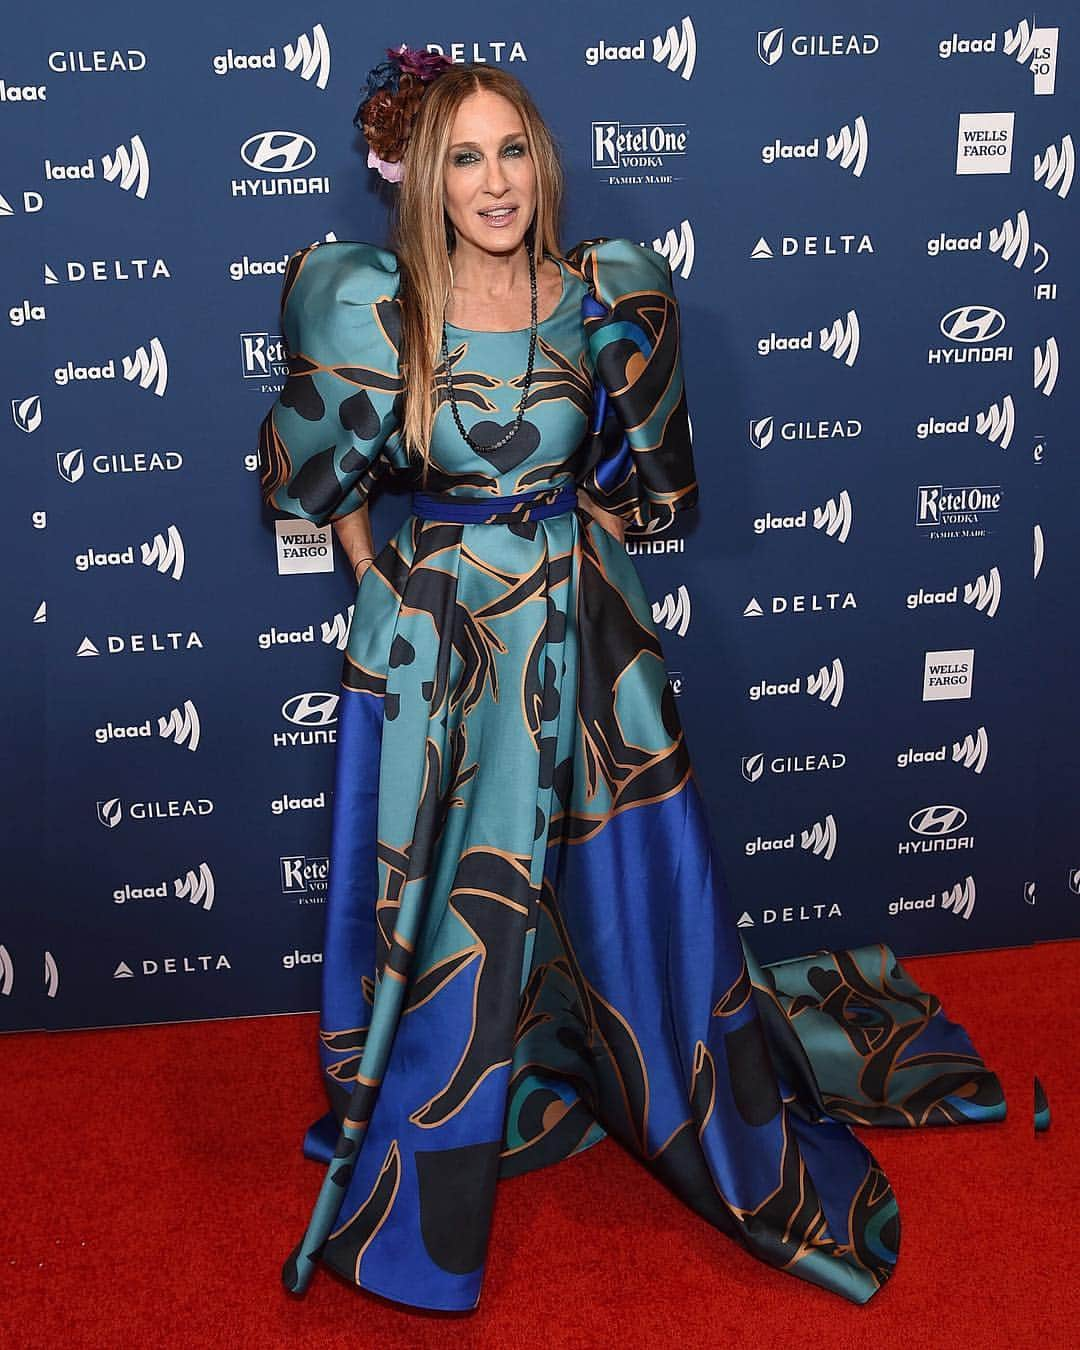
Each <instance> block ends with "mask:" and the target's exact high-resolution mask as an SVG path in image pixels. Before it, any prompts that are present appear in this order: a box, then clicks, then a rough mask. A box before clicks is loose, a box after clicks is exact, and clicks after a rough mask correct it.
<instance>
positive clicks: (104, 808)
mask: <svg viewBox="0 0 1080 1350" xmlns="http://www.w3.org/2000/svg"><path fill="white" fill-rule="evenodd" d="M213 809H214V803H213V802H212V801H211V800H210V798H209V797H188V798H184V799H179V798H177V799H174V800H168V801H166V800H158V801H150V802H131V803H129V804H128V807H127V819H128V820H137V821H139V822H140V823H141V824H145V823H146V821H148V820H179V819H181V818H182V817H184V816H208V815H210V813H211V812H212V811H213ZM97 818H98V823H99V824H101V825H104V826H105V828H106V829H107V830H115V829H116V827H117V825H119V824H120V823H121V821H122V820H123V819H124V804H123V802H121V800H120V798H119V797H108V798H106V799H105V800H103V801H99V802H98V803H97Z"/></svg>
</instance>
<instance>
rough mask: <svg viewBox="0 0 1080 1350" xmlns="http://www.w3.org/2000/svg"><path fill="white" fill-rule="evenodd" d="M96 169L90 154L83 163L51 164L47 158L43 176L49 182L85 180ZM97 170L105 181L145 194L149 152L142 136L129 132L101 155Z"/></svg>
mask: <svg viewBox="0 0 1080 1350" xmlns="http://www.w3.org/2000/svg"><path fill="white" fill-rule="evenodd" d="M98 172H99V171H98V168H97V165H96V164H95V162H94V158H93V156H91V157H90V158H89V159H87V160H86V161H85V162H84V163H82V164H54V163H53V162H52V160H49V159H47V160H46V161H45V165H44V173H45V179H46V181H47V182H50V183H62V182H65V181H66V182H72V181H75V182H78V181H86V180H88V179H91V178H96V177H97V176H98ZM100 174H101V177H102V178H103V179H104V180H105V182H107V183H116V184H117V185H118V186H119V187H120V188H122V189H123V190H124V192H134V194H135V196H136V197H138V198H140V199H142V198H145V197H146V195H147V194H148V193H149V191H150V156H149V155H148V154H147V153H146V146H145V145H144V144H143V142H142V137H141V136H132V138H131V140H130V141H128V143H127V144H126V145H124V144H120V145H118V146H117V147H116V149H115V150H114V151H113V153H112V154H111V155H102V156H101V169H100Z"/></svg>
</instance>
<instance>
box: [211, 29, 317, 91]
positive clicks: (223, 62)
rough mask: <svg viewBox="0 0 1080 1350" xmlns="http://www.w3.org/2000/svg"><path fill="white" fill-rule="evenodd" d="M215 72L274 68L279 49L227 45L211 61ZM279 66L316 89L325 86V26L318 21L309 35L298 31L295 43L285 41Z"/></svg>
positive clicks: (226, 72)
mask: <svg viewBox="0 0 1080 1350" xmlns="http://www.w3.org/2000/svg"><path fill="white" fill-rule="evenodd" d="M210 64H211V66H212V67H213V71H214V74H215V75H231V74H232V73H233V72H234V71H238V70H239V71H245V70H276V69H277V66H278V49H277V48H276V47H267V49H266V51H265V52H237V51H234V50H233V49H232V47H229V48H228V50H227V51H224V52H222V53H221V54H220V55H219V56H215V57H213V59H212V60H211V62H210ZM281 65H282V68H283V69H284V70H291V71H293V73H294V74H296V75H299V76H300V78H301V79H302V80H309V81H311V82H312V83H313V84H314V85H315V87H316V88H317V89H325V88H326V82H327V80H329V78H330V42H329V39H328V38H327V36H326V29H325V28H323V26H322V24H321V23H317V24H316V25H315V27H314V28H313V29H312V30H311V34H310V36H309V35H308V34H307V33H301V34H300V36H299V37H298V38H297V39H296V41H295V42H286V44H285V46H284V47H283V48H282V49H281Z"/></svg>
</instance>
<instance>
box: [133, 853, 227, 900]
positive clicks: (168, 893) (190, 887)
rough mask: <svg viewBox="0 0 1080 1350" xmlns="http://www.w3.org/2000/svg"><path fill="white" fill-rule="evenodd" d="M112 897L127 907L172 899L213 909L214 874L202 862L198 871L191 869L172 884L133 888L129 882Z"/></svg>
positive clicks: (206, 864)
mask: <svg viewBox="0 0 1080 1350" xmlns="http://www.w3.org/2000/svg"><path fill="white" fill-rule="evenodd" d="M170 886H171V889H170ZM112 897H113V904H116V905H126V904H128V903H129V902H130V901H132V900H167V899H169V898H170V897H171V898H172V899H174V900H186V901H187V902H188V904H189V905H194V907H195V908H196V909H212V908H213V905H214V874H213V872H212V871H211V870H210V864H209V863H206V862H201V863H200V864H199V866H198V868H197V869H196V870H194V871H192V870H190V869H189V870H188V871H187V872H185V873H184V875H183V876H182V877H173V879H172V882H171V883H170V882H169V881H159V882H156V883H155V882H151V883H150V884H149V885H142V886H133V885H131V883H130V882H129V883H127V884H126V885H124V886H121V887H119V888H118V889H117V890H115V891H113V893H112Z"/></svg>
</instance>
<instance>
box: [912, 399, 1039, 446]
mask: <svg viewBox="0 0 1080 1350" xmlns="http://www.w3.org/2000/svg"><path fill="white" fill-rule="evenodd" d="M1015 430H1016V407H1015V405H1014V403H1013V397H1012V394H1006V395H1005V397H1004V398H1003V399H1002V400H1001V402H1000V403H991V404H990V406H989V408H987V409H986V410H985V411H984V412H976V413H975V418H974V421H972V417H971V414H970V413H965V414H964V415H963V417H954V418H938V417H928V418H927V419H926V421H925V422H918V423H916V426H915V435H916V436H917V437H918V438H919V440H920V441H925V440H926V439H927V438H928V437H930V436H966V435H967V434H968V433H969V432H974V433H975V435H976V436H985V437H986V439H987V440H988V441H989V442H990V443H991V445H999V446H1001V448H1002V450H1008V448H1009V446H1010V444H1011V443H1012V438H1013V432H1014V431H1015Z"/></svg>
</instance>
